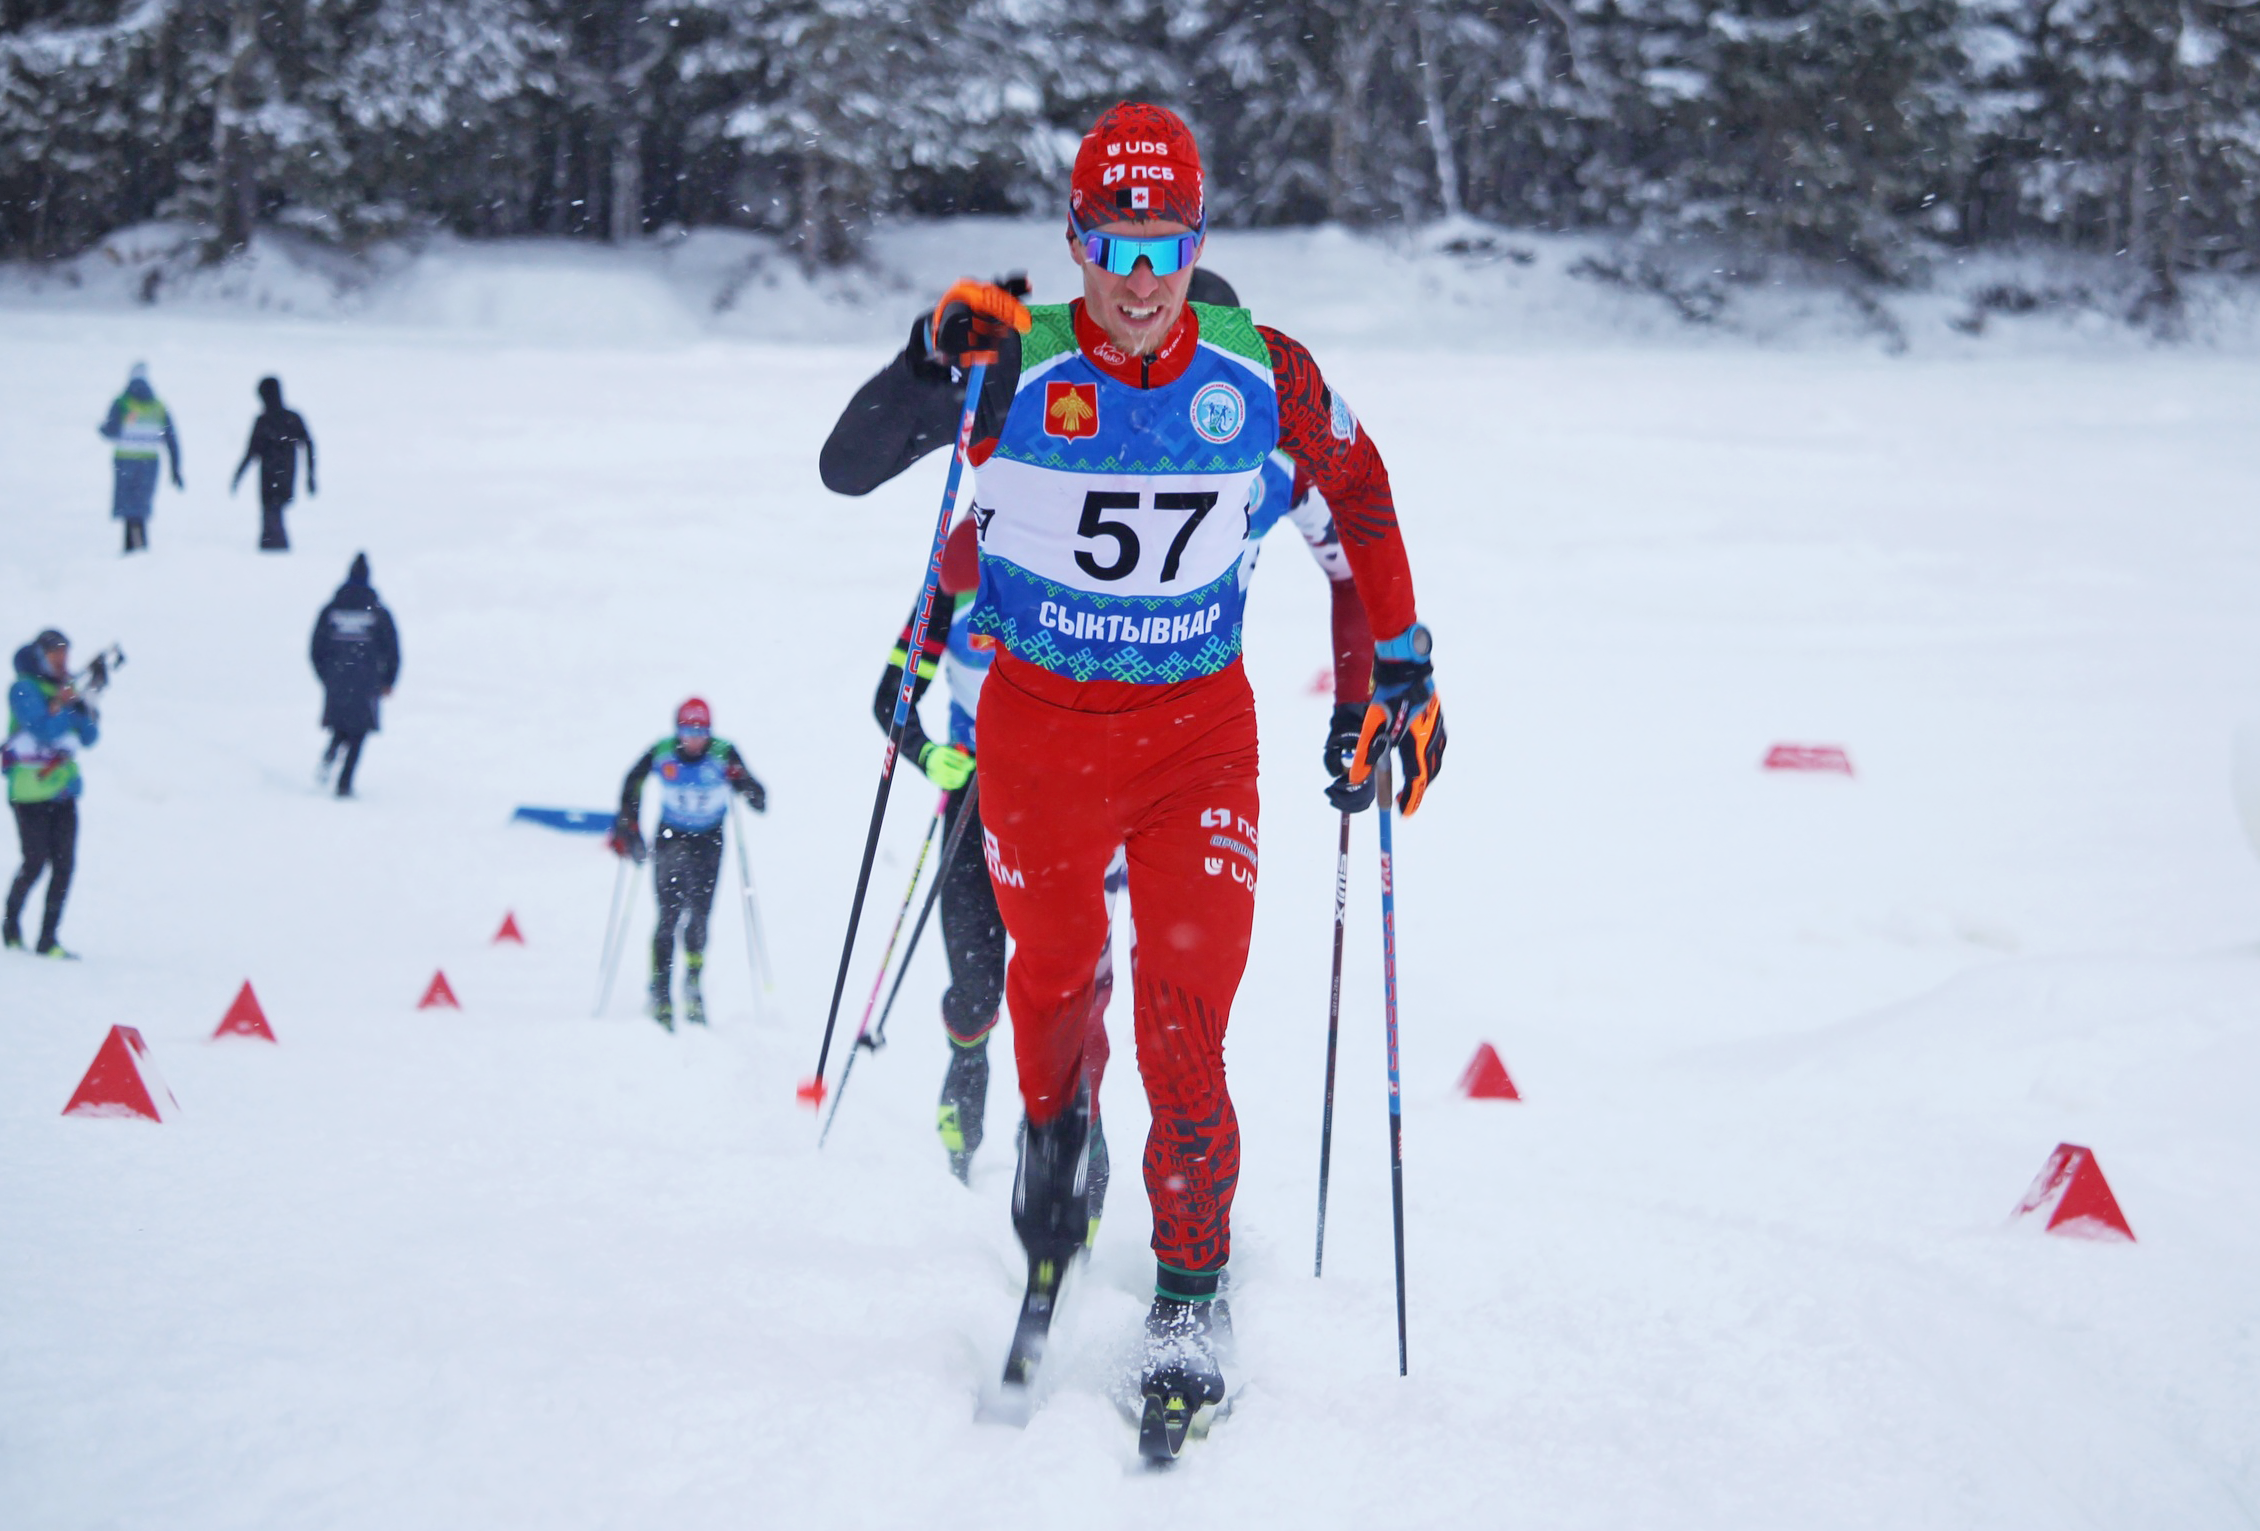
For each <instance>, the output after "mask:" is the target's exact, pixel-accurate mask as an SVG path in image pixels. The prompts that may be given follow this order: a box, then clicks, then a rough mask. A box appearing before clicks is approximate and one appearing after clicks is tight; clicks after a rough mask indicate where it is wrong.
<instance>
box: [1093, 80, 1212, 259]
mask: <svg viewBox="0 0 2260 1531" xmlns="http://www.w3.org/2000/svg"><path fill="white" fill-rule="evenodd" d="M1067 207H1068V211H1069V212H1070V213H1071V214H1072V215H1073V216H1074V218H1075V221H1076V222H1077V223H1079V224H1081V225H1082V226H1083V227H1084V228H1086V229H1095V228H1100V227H1103V226H1104V225H1106V224H1110V223H1182V224H1183V225H1185V227H1187V228H1189V229H1197V228H1199V227H1200V226H1201V213H1202V200H1201V151H1200V146H1199V145H1198V144H1196V143H1194V142H1193V131H1192V129H1190V128H1188V127H1186V126H1185V120H1184V119H1183V118H1182V117H1179V116H1178V115H1177V114H1176V113H1175V112H1173V111H1170V110H1168V109H1167V108H1166V107H1159V106H1149V105H1147V104H1146V103H1145V102H1143V101H1124V102H1122V103H1121V104H1120V105H1117V106H1113V107H1109V108H1108V109H1107V112H1106V115H1104V116H1102V117H1101V118H1099V120H1098V123H1097V125H1096V126H1094V127H1093V128H1092V129H1091V131H1090V132H1089V133H1087V134H1085V135H1084V138H1083V146H1082V147H1081V148H1080V149H1078V150H1076V151H1075V174H1074V176H1073V178H1072V179H1071V180H1070V181H1069V183H1068V194H1067Z"/></svg>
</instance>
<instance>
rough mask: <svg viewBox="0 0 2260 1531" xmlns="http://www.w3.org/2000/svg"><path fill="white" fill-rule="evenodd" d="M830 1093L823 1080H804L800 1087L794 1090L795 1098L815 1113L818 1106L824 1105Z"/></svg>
mask: <svg viewBox="0 0 2260 1531" xmlns="http://www.w3.org/2000/svg"><path fill="white" fill-rule="evenodd" d="M830 1093H831V1092H830V1091H829V1090H827V1089H825V1088H824V1081H823V1080H821V1079H803V1080H802V1081H801V1082H800V1083H799V1085H797V1086H796V1087H795V1088H794V1090H793V1098H794V1099H796V1100H798V1101H799V1102H800V1103H801V1104H802V1105H804V1106H806V1107H807V1108H808V1109H809V1110H811V1111H814V1110H815V1109H816V1108H817V1107H818V1106H821V1105H823V1104H824V1097H825V1096H826V1095H828V1094H830Z"/></svg>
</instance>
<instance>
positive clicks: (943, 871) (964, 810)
mask: <svg viewBox="0 0 2260 1531" xmlns="http://www.w3.org/2000/svg"><path fill="white" fill-rule="evenodd" d="M980 800H981V778H980V777H978V776H976V777H974V778H973V780H972V781H971V782H969V783H967V784H966V788H965V801H964V803H963V804H962V805H960V807H959V808H958V810H957V822H956V823H955V824H952V825H951V826H950V837H949V838H948V839H947V840H944V841H943V842H942V859H941V862H940V864H938V865H937V866H936V867H935V868H934V880H933V881H932V882H930V883H928V884H927V885H926V902H925V903H923V904H921V905H919V906H918V923H917V924H915V925H913V926H911V927H910V944H909V945H908V946H906V947H904V948H903V949H902V963H901V965H900V966H898V967H897V968H896V969H895V986H894V987H893V988H891V989H889V990H888V991H887V1002H886V1003H885V1004H884V1005H881V1006H880V1007H879V1024H878V1025H876V1026H874V1027H872V1028H871V1040H870V1041H869V1042H866V1043H865V1044H864V1046H866V1047H868V1048H870V1049H871V1050H872V1051H873V1052H877V1051H878V1050H879V1049H880V1048H882V1047H885V1046H886V1045H887V1017H888V1016H890V1015H893V1014H894V1013H895V996H896V995H898V994H900V993H901V992H902V981H903V979H904V978H905V977H906V976H908V974H909V972H910V959H911V958H913V957H915V956H917V955H918V938H919V937H920V936H922V935H924V934H925V933H926V919H927V916H929V915H931V914H932V913H933V912H934V905H935V903H936V902H937V901H938V900H939V899H940V898H941V896H942V879H944V878H945V877H947V876H949V874H950V868H951V867H953V866H955V865H956V864H957V842H958V841H960V840H962V839H964V838H965V826H966V825H968V824H970V823H972V822H973V812H974V809H975V808H976V807H977V806H978V805H979V803H980ZM841 1084H842V1086H843V1087H844V1086H845V1084H846V1081H845V1080H844V1079H843V1080H842V1081H841Z"/></svg>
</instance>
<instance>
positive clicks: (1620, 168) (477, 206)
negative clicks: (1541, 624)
mask: <svg viewBox="0 0 2260 1531" xmlns="http://www.w3.org/2000/svg"><path fill="white" fill-rule="evenodd" d="M2256 56H2260V9H2255V8H2253V7H2251V6H2249V5H2248V4H2235V3H2231V4H2221V3H2213V0H1726V3H1714V0H1506V3H1478V0H1430V3H1425V4H1421V3H1404V4H1394V3H1382V4H1375V3H1368V0H1273V3H1270V4H1268V5H1258V4H1244V3H1243V4H1230V3H1222V0H1127V3H1119V4H1104V5H1096V6H1093V5H1077V4H1072V3H1068V0H570V3H564V0H0V254H5V255H8V256H11V257H15V258H24V257H30V258H51V257H55V256H59V255H66V254H70V253H73V252H75V251H78V250H81V249H83V248H85V247H86V246H87V245H88V244H90V243H91V242H93V241H95V240H97V239H99V238H101V237H102V236H103V235H104V234H105V233H107V232H109V231H110V230H112V229H115V228H118V227H121V226H124V225H127V224H131V223H135V222H139V221H143V220H148V219H153V218H167V219H187V220H196V221H200V222H203V223H205V224H206V225H208V226H209V227H210V228H211V229H212V230H213V231H214V235H213V239H212V245H211V248H212V251H213V254H214V255H215V257H220V256H224V255H225V254H226V253H227V252H228V251H230V250H232V249H234V248H238V247H240V246H241V245H242V244H243V243H244V242H245V241H246V240H247V239H248V237H249V232H250V230H251V229H252V227H253V226H254V225H255V224H260V223H266V224H269V225H272V226H278V227H283V228H288V229H293V230H298V231H302V232H303V233H306V234H308V235H312V236H315V237H319V238H322V239H326V240H331V241H336V242H339V243H343V244H348V245H351V244H358V243H363V242H366V241H368V240H371V239H375V238H382V237H387V236H391V235H397V234H400V233H403V232H408V231H411V230H413V229H416V228H418V227H434V226H437V227H445V228H448V229H452V230H455V231H457V232H459V233H462V234H466V235H509V234H529V233H547V234H554V235H567V236H574V237H579V238H585V239H595V240H612V241H621V240H627V239H633V238H635V237H637V236H639V235H642V234H646V233H649V232H652V231H655V230H658V229H662V228H665V227H668V226H697V225H711V224H731V225H737V226H741V227H750V228H757V229H763V230H768V231H773V232H776V233H778V234H780V235H783V236H785V237H787V238H789V239H790V240H791V241H792V243H793V245H794V247H795V248H796V249H797V250H798V251H799V252H800V255H801V258H802V259H803V260H805V261H807V262H809V263H811V264H812V265H813V264H820V263H825V262H835V261H839V260H842V259H845V258H848V257H850V256H852V254H853V253H854V251H855V249H856V245H857V239H858V236H859V234H860V233H861V232H862V231H864V230H867V229H868V228H870V227H871V226H872V225H873V223H874V222H875V221H877V220H881V219H885V218H887V217H890V216H902V215H939V214H946V213H951V212H1010V211H1026V210H1033V209H1042V208H1045V207H1049V206H1051V205H1054V204H1055V202H1056V199H1057V198H1058V196H1059V192H1060V185H1061V182H1062V180H1063V178H1064V174H1065V165H1066V163H1067V161H1068V159H1069V158H1070V157H1071V156H1072V153H1073V150H1074V145H1075V142H1076V136H1077V134H1078V132H1079V131H1080V130H1081V128H1082V127H1083V126H1084V125H1085V124H1087V123H1088V121H1089V120H1090V119H1091V117H1092V116H1093V115H1094V113H1095V112H1096V110H1097V109H1098V108H1100V107H1102V106H1103V105H1105V104H1106V103H1108V102H1110V101H1112V100H1115V99H1117V98H1120V97H1123V96H1144V97H1147V98H1150V99H1155V100H1158V101H1162V102H1165V103H1167V104H1169V105H1172V106H1175V107H1177V108H1178V109H1179V110H1181V111H1182V112H1184V113H1185V115H1186V116H1187V117H1188V119H1189V120H1190V121H1191V122H1192V124H1193V125H1194V127H1195V129H1196V131H1197V132H1198V133H1199V134H1200V135H1201V138H1202V141H1203V144H1204V147H1205V154H1206V157H1207V161H1208V164H1209V168H1210V177H1211V207H1212V216H1213V217H1214V218H1215V219H1216V220H1218V221H1219V222H1220V223H1224V224H1230V225H1250V224H1294V223H1311V222H1318V221H1322V220H1335V221H1339V222H1341V223H1344V224H1350V225H1360V224H1377V223H1389V222H1396V221H1406V220H1426V219H1432V218H1436V217H1439V216H1449V215H1453V214H1458V213H1463V212H1464V213H1466V214H1470V215H1474V216H1476V217H1480V218H1484V219H1489V220H1495V221H1497V222H1500V223H1504V224H1508V225H1513V226H1517V227H1524V228H1538V229H1554V230H1609V231H1616V232H1620V233H1623V234H1627V235H1632V236H1637V237H1640V238H1647V239H1659V240H1669V239H1684V238H1690V237H1693V238H1713V239H1719V240H1721V241H1723V242H1725V243H1726V244H1728V245H1730V246H1733V247H1741V248H1749V249H1753V250H1762V251H1776V252H1783V253H1787V254H1792V255H1796V256H1800V257H1805V258H1809V259H1815V260H1820V261H1826V262H1835V263H1842V264H1844V265H1846V266H1848V267H1849V268H1851V269H1852V270H1853V271H1856V272H1857V273H1859V274H1861V275H1863V276H1866V277H1869V278H1872V279H1877V280H1882V281H1892V280H1896V279H1899V278H1901V277H1903V276H1905V275H1906V274H1907V273H1908V272H1909V270H1910V269H1912V267H1913V266H1914V265H1915V264H1917V263H1919V262H1920V261H1921V260H1922V259H1923V257H1924V255H1925V254H1926V252H1931V251H1936V250H1938V249H1941V248H1953V247H1970V246H1980V245H2000V244H2003V243H2007V242H2024V243H2033V242H2047V243H2050V244H2054V245H2060V246H2064V247H2068V248H2072V249H2076V250H2080V251H2086V252H2094V253H2101V254H2105V255H2111V256H2118V257H2122V258H2124V259H2125V260H2127V261H2128V262H2129V263H2130V265H2131V266H2132V267H2133V268H2134V269H2135V270H2137V271H2139V272H2142V273H2144V274H2145V275H2146V285H2147V288H2148V291H2149V292H2150V293H2151V295H2152V296H2153V297H2154V298H2155V299H2157V300H2159V301H2162V302H2167V303H2171V302H2172V301H2173V299H2174V297H2175V293H2176V282H2177V277H2178V275H2179V274H2181V273H2184V272H2188V271H2191V270H2196V269H2206V268H2210V269H2225V270H2239V269H2245V268H2248V267H2249V266H2250V265H2251V264H2252V263H2253V262H2254V259H2255V256H2256V255H2260V224H2256V219H2255V212H2256V206H2255V192H2254V186H2255V184H2256V177H2255V175H2254V170H2255V168H2256V166H2260V79H2256V77H2255V69H2254V60H2255V57H2256Z"/></svg>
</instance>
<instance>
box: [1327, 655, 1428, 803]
mask: <svg viewBox="0 0 2260 1531" xmlns="http://www.w3.org/2000/svg"><path fill="white" fill-rule="evenodd" d="M1430 646H1431V640H1430V638H1429V635H1428V629H1427V628H1425V627H1422V626H1420V625H1419V624H1418V623H1415V624H1414V625H1413V626H1411V627H1409V628H1407V629H1406V630H1405V631H1403V632H1401V633H1399V634H1398V635H1397V636H1396V637H1394V638H1391V639H1389V640H1388V641H1386V642H1383V643H1376V644H1375V645H1374V646H1373V700H1372V701H1370V702H1368V703H1366V706H1365V720H1364V722H1363V724H1362V725H1361V726H1360V727H1359V730H1358V743H1357V752H1356V753H1355V754H1354V755H1353V756H1352V757H1351V759H1350V769H1349V773H1348V778H1347V779H1348V781H1349V783H1350V785H1351V786H1353V787H1361V786H1364V785H1365V783H1366V781H1367V780H1368V779H1369V778H1370V777H1371V776H1372V775H1373V772H1374V770H1375V769H1376V768H1377V767H1378V766H1379V765H1380V764H1381V762H1382V760H1383V758H1384V757H1385V756H1387V754H1388V752H1389V751H1390V750H1392V749H1394V750H1395V751H1396V752H1397V763H1398V774H1399V775H1400V776H1401V777H1402V778H1403V790H1401V791H1400V792H1399V793H1398V794H1397V807H1398V808H1399V809H1400V810H1401V811H1402V812H1403V813H1404V815H1405V817H1407V818H1411V817H1412V816H1413V815H1414V814H1415V813H1417V812H1419V811H1420V803H1421V799H1422V798H1423V797H1425V796H1427V794H1428V786H1429V783H1431V782H1433V781H1434V780H1435V779H1436V777H1437V774H1438V773H1439V772H1441V771H1442V770H1443V769H1444V742H1445V741H1444V704H1443V703H1442V702H1441V701H1440V700H1438V699H1437V696H1436V682H1435V678H1434V676H1435V667H1434V666H1433V665H1431V664H1430V663H1429V660H1428V654H1429V649H1430Z"/></svg>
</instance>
